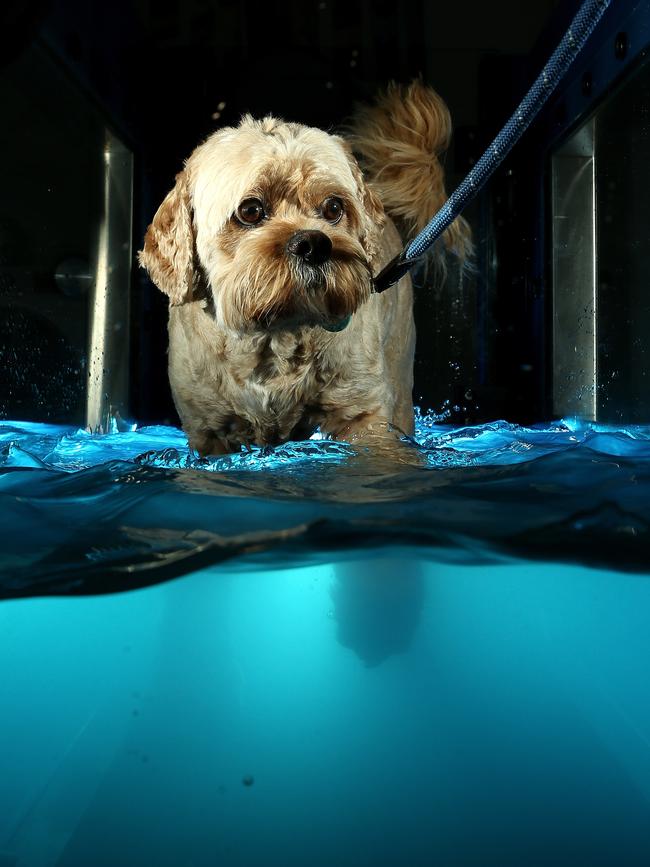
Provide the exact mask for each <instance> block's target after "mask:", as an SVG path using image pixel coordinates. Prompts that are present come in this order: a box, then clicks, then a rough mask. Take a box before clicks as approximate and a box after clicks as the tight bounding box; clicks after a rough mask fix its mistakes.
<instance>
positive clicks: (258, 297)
mask: <svg viewBox="0 0 650 867" xmlns="http://www.w3.org/2000/svg"><path fill="white" fill-rule="evenodd" d="M240 231H241V230H240ZM290 234H291V233H288V232H287V231H286V230H285V231H284V232H275V233H273V232H269V231H268V230H267V231H266V232H265V233H263V232H262V231H259V232H255V233H254V231H253V230H249V231H248V232H247V234H246V235H245V236H244V237H243V238H241V240H240V241H239V243H238V244H237V247H236V249H235V250H234V251H233V255H232V259H231V260H230V262H229V263H228V264H227V265H226V266H225V267H220V268H219V274H218V276H216V279H213V280H212V285H213V286H215V287H216V292H215V306H216V309H217V311H218V313H217V315H218V317H219V319H220V320H221V321H222V322H223V324H224V325H225V326H226V327H228V328H231V329H233V330H235V331H242V332H243V331H255V330H260V329H262V330H268V329H292V328H299V327H302V326H310V327H313V326H322V327H324V328H328V329H329V328H331V327H332V326H333V327H336V326H337V325H338V324H340V323H341V322H342V321H344V320H345V319H346V318H347V317H349V316H351V315H352V314H353V313H354V312H355V310H357V308H358V307H359V306H360V305H361V304H363V303H364V302H365V301H367V300H368V298H369V297H370V294H371V290H372V274H371V269H370V265H369V263H368V261H367V259H366V256H365V253H364V250H363V247H362V246H361V244H360V243H359V242H358V241H357V240H356V239H354V238H353V237H351V236H350V235H349V234H347V233H346V232H343V231H339V232H334V231H333V232H331V233H330V238H331V240H332V254H331V257H330V258H329V259H328V260H327V261H326V262H324V263H323V264H322V265H310V264H309V263H307V262H305V261H304V260H302V259H300V258H298V257H296V256H292V255H291V254H289V253H287V252H286V242H287V241H288V239H289V237H290Z"/></svg>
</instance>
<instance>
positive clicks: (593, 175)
mask: <svg viewBox="0 0 650 867" xmlns="http://www.w3.org/2000/svg"><path fill="white" fill-rule="evenodd" d="M648 106H650V63H644V64H643V65H641V66H640V67H638V68H637V69H636V70H635V72H634V73H633V74H632V75H630V76H629V77H628V78H627V79H626V80H625V82H624V83H623V84H622V86H620V87H619V88H618V89H617V90H616V91H615V92H614V93H613V94H612V95H611V96H610V97H609V98H608V99H607V100H606V101H605V102H604V103H603V104H602V105H601V106H599V107H598V109H597V110H596V112H595V113H594V114H593V116H592V117H591V119H590V120H588V121H587V122H586V123H585V124H584V125H583V126H582V127H581V128H580V129H579V130H578V132H577V133H575V134H574V135H573V136H572V137H571V138H570V139H569V140H568V141H566V142H565V143H564V144H563V145H562V146H561V147H560V148H558V149H557V150H556V151H555V153H554V154H553V157H552V185H553V186H552V215H553V372H554V384H553V409H554V412H555V414H556V415H578V416H581V417H583V418H587V419H595V420H597V421H601V422H607V423H617V424H618V423H621V422H622V423H634V424H637V423H638V424H641V423H648V422H650V348H649V346H648V334H649V333H650V291H649V288H648V287H650V257H649V256H648V249H649V248H650V197H649V196H648V194H647V188H648V165H650V113H649V111H648Z"/></svg>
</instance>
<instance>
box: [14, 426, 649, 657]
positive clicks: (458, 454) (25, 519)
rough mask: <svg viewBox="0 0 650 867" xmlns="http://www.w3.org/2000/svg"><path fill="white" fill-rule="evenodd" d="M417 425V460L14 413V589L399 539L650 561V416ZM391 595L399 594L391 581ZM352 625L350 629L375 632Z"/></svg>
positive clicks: (630, 564)
mask: <svg viewBox="0 0 650 867" xmlns="http://www.w3.org/2000/svg"><path fill="white" fill-rule="evenodd" d="M417 422H418V423H417V432H416V442H414V443H413V444H412V449H413V454H416V455H417V458H418V461H417V463H415V464H414V463H413V462H405V463H402V462H391V461H387V460H385V459H383V458H379V457H378V456H377V455H373V454H372V453H370V452H369V451H368V450H364V449H363V448H359V447H354V448H353V447H352V446H350V445H348V444H345V443H337V442H331V441H327V440H318V439H312V440H309V441H306V442H301V443H290V444H286V445H283V446H280V447H277V448H266V449H253V450H250V451H242V452H241V453H239V454H236V455H232V456H228V457H222V458H215V459H199V458H197V457H195V456H194V455H193V454H192V453H190V452H189V451H188V448H187V443H186V440H185V437H184V436H183V434H182V432H181V431H179V430H177V429H175V428H168V427H149V428H142V429H139V430H135V431H130V432H126V433H112V434H106V435H90V434H88V433H86V432H85V431H80V430H77V431H75V430H73V429H69V428H63V427H59V426H55V425H44V424H32V423H27V422H3V423H2V424H0V502H1V507H0V546H1V547H0V550H1V551H2V554H1V555H0V598H12V597H21V596H32V595H43V594H50V595H51V594H97V593H106V592H112V591H119V590H127V589H133V588H135V587H141V586H146V585H150V584H155V583H157V582H160V581H163V580H167V579H170V578H173V577H176V576H179V575H182V574H185V573H187V572H190V571H193V570H196V569H199V568H202V567H205V566H208V565H211V564H215V563H219V562H224V561H228V562H229V568H230V569H233V568H243V569H246V570H253V569H268V568H270V567H276V568H277V567H282V566H290V565H294V566H295V565H299V564H317V563H324V562H336V561H337V560H343V559H349V557H350V553H351V552H358V551H365V550H370V549H377V548H378V547H383V546H395V545H399V546H417V548H418V553H419V555H420V556H421V558H422V559H423V560H427V559H429V560H431V559H433V560H438V561H445V562H449V561H453V562H460V563H468V564H469V563H482V562H483V563H485V562H496V561H499V560H502V559H504V558H513V557H516V558H530V559H542V560H559V561H565V562H578V563H583V564H588V565H599V566H604V567H607V568H613V569H618V570H631V571H647V569H648V564H649V563H650V534H649V530H648V528H649V524H650V428H649V427H628V428H625V429H615V428H611V427H605V426H599V425H592V424H584V423H579V422H574V421H562V422H557V423H555V424H551V425H546V426H541V425H540V426H536V427H532V428H522V427H519V426H517V425H512V424H508V423H507V422H503V421H500V422H494V423H491V424H485V425H481V426H477V427H463V428H454V427H451V426H442V425H440V424H437V423H436V419H435V417H429V416H421V415H419V414H418V419H417ZM416 450H417V451H416ZM344 571H345V570H343V571H342V572H341V577H340V580H339V586H338V589H337V590H336V591H335V597H334V599H335V604H336V605H337V607H338V608H340V609H341V610H345V611H352V610H354V609H355V607H357V606H356V603H355V600H356V599H358V597H359V596H362V595H363V593H364V589H363V588H364V579H360V578H358V577H357V578H355V579H354V580H352V579H349V580H348V579H345V580H344V578H343V572H344ZM416 584H417V581H416V580H415V578H414V594H413V600H414V611H412V612H410V613H407V612H404V623H405V624H406V621H407V620H408V619H409V618H411V617H416V614H415V610H416V609H417V604H415V600H416V599H417V594H418V592H419V591H418V590H417V587H416ZM385 592H386V598H385V600H384V602H383V603H381V604H385V605H390V604H391V602H390V595H391V594H390V589H389V583H387V584H386V587H385ZM377 604H378V606H379V607H381V604H380V603H379V602H378V603H377ZM351 623H352V620H351V619H348V626H347V627H346V629H347V631H348V632H349V633H356V634H357V635H358V634H360V631H363V628H362V627H361V626H360V625H357V626H355V627H352V626H351ZM345 631H346V630H344V632H345ZM407 632H408V629H406V626H405V633H407ZM341 640H342V641H344V642H345V641H346V640H348V641H351V642H352V641H353V639H352V638H350V635H349V634H348V635H347V637H346V635H344V634H342V636H341ZM395 640H396V641H397V642H398V643H399V640H401V639H399V638H398V637H397V636H396V638H395ZM361 643H362V644H363V643H364V641H362V642H361ZM364 653H365V658H367V660H368V661H369V662H371V663H372V660H373V659H374V658H375V657H376V656H377V652H375V651H374V650H372V649H371V648H370V647H368V648H367V652H366V651H364ZM362 655H363V654H362ZM378 655H379V656H381V653H379V654H378Z"/></svg>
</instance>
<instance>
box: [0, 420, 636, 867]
mask: <svg viewBox="0 0 650 867" xmlns="http://www.w3.org/2000/svg"><path fill="white" fill-rule="evenodd" d="M416 439H417V445H416V444H415V443H414V444H413V453H414V454H415V455H417V456H418V461H419V463H418V462H409V463H406V464H395V463H394V462H393V463H385V464H383V465H382V464H381V463H378V459H377V457H376V456H371V455H369V454H365V453H364V452H363V450H361V451H355V450H354V449H353V448H352V447H351V446H348V445H346V444H343V443H335V442H331V441H327V440H317V439H313V440H310V441H307V442H304V443H295V444H289V445H285V446H281V447H276V448H273V449H266V450H253V451H250V452H242V453H241V454H238V455H234V456H231V457H228V458H218V459H201V460H199V459H197V458H195V457H193V456H192V455H191V454H190V453H189V452H188V449H187V444H186V440H185V437H184V436H183V434H182V432H181V431H179V430H177V429H175V428H171V427H149V428H147V427H145V428H141V429H134V430H127V431H122V432H118V431H115V432H114V433H111V434H106V435H90V434H88V433H86V432H85V431H83V430H75V429H74V428H71V427H70V428H65V427H61V426H55V425H46V424H36V423H33V424H32V423H26V422H9V421H6V422H2V424H1V425H0V443H1V449H2V451H1V457H0V471H1V475H0V498H1V504H0V521H1V525H0V549H1V550H2V565H1V567H0V575H1V579H0V593H1V595H2V597H3V599H4V601H3V602H2V603H0V659H1V660H2V677H1V678H0V707H2V714H1V716H0V766H1V767H2V769H3V772H2V776H1V777H0V864H1V865H3V867H8V865H16V867H23V865H29V867H41V865H42V867H45V865H57V867H87V865H93V867H115V865H120V867H136V865H143V864H147V865H149V864H151V865H154V864H155V865H159V867H168V865H169V867H171V865H174V867H203V865H218V864H224V865H229V867H230V865H232V867H238V865H247V867H248V865H258V864H259V865H266V864H282V865H285V867H289V865H291V867H293V865H296V867H297V865H301V867H302V865H307V864H309V865H334V864H336V865H345V867H347V865H350V867H352V865H368V867H370V865H373V867H381V865H396V864H408V865H413V867H419V865H425V864H426V865H429V864H432V863H438V864H443V865H492V864H495V865H497V864H498V865H521V864H533V865H537V864H539V865H542V864H544V865H547V864H554V865H555V864H589V865H600V864H602V865H605V864H607V865H610V864H616V863H619V864H620V863H625V864H626V865H636V864H639V865H641V864H647V863H648V859H649V857H650V822H649V821H648V818H649V815H650V690H649V689H648V658H649V654H650V630H649V629H648V611H649V610H650V581H649V580H648V571H649V570H648V563H650V558H649V556H648V553H649V534H648V522H649V520H650V460H649V458H650V428H648V427H641V426H637V427H627V428H625V429H622V428H621V429H617V428H614V427H608V426H605V425H597V424H593V423H585V422H578V421H573V420H564V421H559V422H557V423H554V424H552V425H539V426H534V427H531V428H523V427H519V426H517V425H513V424H508V423H506V422H495V423H491V424H484V425H479V426H475V427H461V428H458V427H454V426H451V425H449V424H441V422H440V418H439V417H437V416H435V415H433V414H429V415H422V414H418V418H417V433H416ZM171 579H174V580H171Z"/></svg>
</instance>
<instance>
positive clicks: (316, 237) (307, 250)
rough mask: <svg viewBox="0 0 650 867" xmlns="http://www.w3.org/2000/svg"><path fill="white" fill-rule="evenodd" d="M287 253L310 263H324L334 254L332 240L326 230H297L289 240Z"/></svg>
mask: <svg viewBox="0 0 650 867" xmlns="http://www.w3.org/2000/svg"><path fill="white" fill-rule="evenodd" d="M287 253H291V255H292V256H296V257H297V258H298V259H302V261H303V262H306V263H307V264H308V265H322V264H323V263H324V262H327V260H328V259H329V257H330V256H331V255H332V242H331V241H330V239H329V238H328V237H327V235H326V234H325V233H324V232H318V231H312V230H309V231H304V232H296V234H295V235H292V236H291V237H290V238H289V240H288V241H287Z"/></svg>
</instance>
